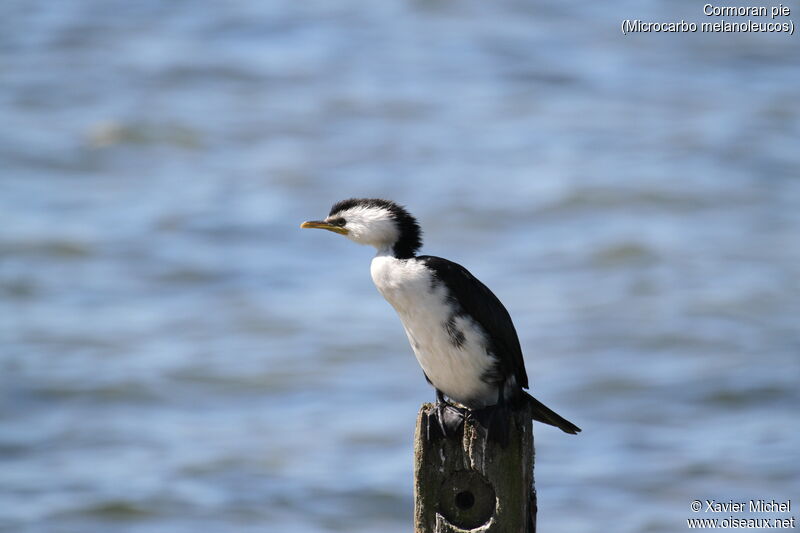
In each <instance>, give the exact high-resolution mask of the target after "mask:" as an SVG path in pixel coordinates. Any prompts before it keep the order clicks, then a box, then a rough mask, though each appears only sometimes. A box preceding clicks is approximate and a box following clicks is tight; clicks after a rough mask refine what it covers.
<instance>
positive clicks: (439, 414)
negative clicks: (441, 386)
mask: <svg viewBox="0 0 800 533" xmlns="http://www.w3.org/2000/svg"><path fill="white" fill-rule="evenodd" d="M464 418H465V414H464V410H463V409H460V408H458V407H456V406H455V405H451V404H449V403H447V402H445V401H437V402H436V403H435V404H434V405H433V411H431V413H430V414H429V415H428V427H427V430H428V441H433V440H435V439H438V438H441V437H445V438H449V437H451V436H453V435H455V434H457V433H458V431H459V429H461V426H463V425H464ZM431 419H434V420H433V422H434V423H433V424H432V423H431Z"/></svg>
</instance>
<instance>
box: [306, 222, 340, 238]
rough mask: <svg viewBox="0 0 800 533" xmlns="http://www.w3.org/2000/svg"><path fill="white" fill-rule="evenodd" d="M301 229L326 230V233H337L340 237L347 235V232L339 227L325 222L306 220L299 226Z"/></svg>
mask: <svg viewBox="0 0 800 533" xmlns="http://www.w3.org/2000/svg"><path fill="white" fill-rule="evenodd" d="M300 227H301V228H317V229H326V230H328V231H332V232H334V233H338V234H340V235H347V233H348V231H347V230H346V229H344V228H343V227H341V226H334V225H333V224H328V223H327V222H323V221H322V220H307V221H306V222H303V223H302V224H300Z"/></svg>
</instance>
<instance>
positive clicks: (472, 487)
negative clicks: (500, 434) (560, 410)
mask: <svg viewBox="0 0 800 533" xmlns="http://www.w3.org/2000/svg"><path fill="white" fill-rule="evenodd" d="M432 410H433V404H430V403H426V404H423V406H422V408H421V409H420V411H419V415H418V416H417V429H416V433H415V435H414V533H464V532H473V533H478V532H480V533H535V532H536V489H535V487H534V482H533V456H534V449H533V432H532V428H531V413H530V410H529V409H522V410H520V411H518V412H515V413H513V414H512V416H511V420H510V421H509V426H510V430H509V444H508V446H507V447H506V448H505V449H503V448H501V447H500V445H499V444H497V443H494V442H484V435H485V430H483V428H480V427H479V426H478V422H477V421H475V420H473V419H471V417H468V420H467V421H466V422H465V423H464V428H463V433H462V431H460V430H459V432H458V434H457V435H454V436H450V437H448V438H439V439H434V440H433V441H429V440H428V439H427V438H426V435H427V428H428V423H429V422H430V423H431V424H435V423H436V421H435V419H431V420H430V421H429V417H430V416H431V412H432Z"/></svg>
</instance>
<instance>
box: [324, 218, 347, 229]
mask: <svg viewBox="0 0 800 533" xmlns="http://www.w3.org/2000/svg"><path fill="white" fill-rule="evenodd" d="M328 224H330V225H331V226H339V227H344V225H345V224H347V221H346V220H345V219H343V218H342V217H338V218H333V219H331V220H329V221H328Z"/></svg>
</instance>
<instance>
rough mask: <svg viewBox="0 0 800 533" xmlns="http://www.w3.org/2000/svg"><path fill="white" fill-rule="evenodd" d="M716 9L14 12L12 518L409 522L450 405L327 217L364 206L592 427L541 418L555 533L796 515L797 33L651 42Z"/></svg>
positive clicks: (548, 513) (287, 527) (31, 8)
mask: <svg viewBox="0 0 800 533" xmlns="http://www.w3.org/2000/svg"><path fill="white" fill-rule="evenodd" d="M701 4H702V3H697V2H688V1H681V2H666V1H660V2H648V3H637V2H620V3H615V4H614V5H613V6H609V5H604V4H602V3H588V4H587V3H564V2H560V1H556V0H548V1H541V2H523V1H519V0H501V1H497V2H489V3H486V2H478V1H471V0H469V1H463V2H462V1H442V0H382V1H381V2H356V1H352V0H340V1H338V2H321V1H304V2H294V1H288V0H285V1H273V2H255V1H232V2H224V3H223V2H218V3H208V2H187V1H171V2H165V1H157V0H140V1H136V2H123V1H119V0H102V1H101V0H84V1H68V2H43V1H14V0H7V1H4V2H2V3H1V4H0V120H1V121H2V127H0V530H2V531H4V532H5V531H8V532H14V533H33V532H54V533H60V532H63V533H67V532H80V533H106V532H109V531H114V532H137V533H138V532H174V533H181V532H197V531H204V532H205V531H208V532H251V531H252V532H264V531H270V532H271V531H275V532H309V533H315V532H328V531H353V532H367V531H370V532H373V531H381V532H401V531H402V532H407V531H410V529H411V521H412V517H411V512H412V506H413V500H412V462H411V457H412V448H411V446H412V433H413V426H414V420H415V416H416V411H417V408H418V406H419V404H420V403H421V402H423V401H430V400H432V399H433V391H432V390H431V389H430V388H429V387H428V386H427V384H426V383H425V381H424V379H423V376H422V373H421V371H420V370H419V368H418V366H417V363H416V361H415V360H414V358H413V356H412V354H411V351H410V348H409V347H408V345H407V341H406V339H405V336H404V334H403V331H402V328H401V326H400V323H399V321H398V319H397V318H396V316H395V315H394V313H393V311H392V309H391V308H390V307H389V305H388V304H387V303H386V302H384V301H383V300H382V299H381V297H380V296H379V294H378V293H377V291H376V290H375V289H374V287H373V286H372V282H371V280H370V277H369V261H370V258H371V256H372V250H371V249H367V248H362V247H359V246H356V245H354V244H352V243H350V242H348V241H346V240H345V239H342V238H341V237H339V236H336V235H333V234H330V233H325V232H310V231H301V230H300V229H299V227H298V225H299V223H300V222H301V221H303V220H306V219H314V218H319V217H322V216H324V215H325V214H327V210H328V208H329V206H330V205H331V204H332V203H333V202H334V201H336V200H340V199H343V198H346V197H350V196H380V197H386V198H390V199H394V200H396V201H399V202H402V203H404V204H406V205H408V206H409V208H410V210H411V211H412V212H413V213H414V214H416V215H417V216H418V217H419V219H420V221H421V223H422V224H423V228H424V229H425V232H426V238H427V241H426V246H425V247H424V249H423V251H424V252H426V253H429V254H434V255H442V256H444V257H448V258H450V259H453V260H455V261H458V262H460V263H462V264H464V265H466V266H467V267H468V268H470V269H471V270H472V272H473V273H474V274H476V275H477V276H478V277H479V278H481V279H482V280H483V281H484V282H486V283H487V284H488V285H489V286H490V287H492V289H493V290H494V291H495V292H496V293H497V294H498V296H499V297H500V298H501V299H502V300H503V301H504V302H505V304H506V305H507V307H508V308H509V309H510V310H511V314H512V316H513V317H514V319H515V321H516V325H517V328H518V330H519V333H520V337H521V340H522V344H523V349H524V351H525V353H526V361H527V366H528V372H529V374H530V376H531V380H532V384H533V391H534V393H535V394H536V396H537V397H539V398H540V399H542V400H543V401H545V402H546V403H547V404H549V405H551V406H552V407H554V408H555V409H556V410H558V411H559V412H561V413H562V414H564V415H565V416H566V417H568V418H570V419H572V420H573V421H575V422H576V423H578V424H579V425H580V426H582V427H583V430H584V432H583V433H582V434H581V435H580V436H579V437H572V436H566V435H564V434H561V433H560V432H557V431H556V430H553V429H551V428H548V427H544V426H537V427H536V430H537V434H536V438H537V463H536V479H537V487H538V489H539V509H540V512H539V523H540V530H541V531H544V532H571V531H618V532H645V531H647V532H651V531H664V532H672V531H682V530H684V529H685V528H686V522H685V519H686V518H687V517H689V516H693V515H692V513H691V512H690V511H689V503H690V501H691V500H692V499H695V498H697V499H706V498H717V499H721V500H728V499H731V498H732V499H734V500H738V499H740V498H765V499H771V498H775V499H784V500H785V499H787V498H792V497H794V498H795V499H796V498H797V497H798V495H799V494H800V490H798V489H800V472H799V467H798V464H800V435H799V434H798V429H797V428H798V401H799V400H800V392H798V390H799V388H798V381H800V357H799V355H800V330H799V329H798V317H800V240H798V236H799V235H800V209H798V207H799V206H800V181H798V177H800V150H798V146H800V143H798V141H800V100H799V99H798V98H797V96H798V87H799V86H800V54H798V37H796V36H794V37H789V36H787V35H785V34H777V35H765V34H727V35H726V34H713V35H685V34H684V35H674V34H667V35H664V34H646V35H644V34H643V35H633V36H628V37H625V36H623V35H621V33H620V30H619V24H620V21H621V20H622V19H625V18H642V19H644V20H652V21H666V20H680V19H681V18H685V19H686V20H693V21H698V22H701V21H705V20H704V19H705V18H704V17H703V16H702V7H701ZM794 9H796V10H797V9H800V7H798V6H795V7H794ZM793 503H795V506H796V505H797V504H800V502H797V501H795V502H793ZM726 516H727V515H726ZM723 518H724V517H723Z"/></svg>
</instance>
